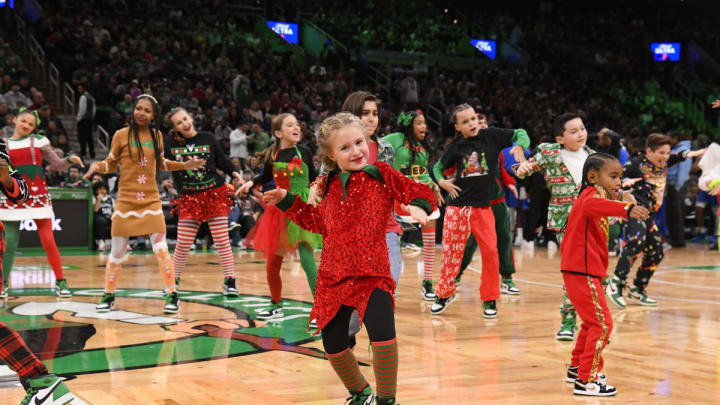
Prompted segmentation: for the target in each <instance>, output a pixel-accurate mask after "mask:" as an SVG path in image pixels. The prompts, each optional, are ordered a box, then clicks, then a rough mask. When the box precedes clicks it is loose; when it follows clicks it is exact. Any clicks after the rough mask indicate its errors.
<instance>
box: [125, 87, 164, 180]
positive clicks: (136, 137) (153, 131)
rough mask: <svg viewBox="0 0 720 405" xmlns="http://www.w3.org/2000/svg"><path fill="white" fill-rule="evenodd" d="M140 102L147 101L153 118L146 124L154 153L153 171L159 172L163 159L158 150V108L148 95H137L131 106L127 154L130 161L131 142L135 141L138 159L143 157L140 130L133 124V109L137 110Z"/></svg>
mask: <svg viewBox="0 0 720 405" xmlns="http://www.w3.org/2000/svg"><path fill="white" fill-rule="evenodd" d="M140 100H147V101H149V102H150V105H151V106H152V111H153V118H152V120H150V123H149V124H148V129H149V130H150V138H152V143H153V150H154V151H155V170H157V171H159V170H160V167H161V166H162V158H163V152H162V151H161V150H160V142H161V139H162V132H160V130H159V129H158V127H159V126H160V106H159V105H158V102H157V100H156V99H155V97H153V96H151V95H150V94H141V95H139V96H138V98H137V99H135V104H133V114H130V129H129V130H128V153H129V154H130V159H132V142H133V141H135V144H136V145H137V148H138V155H139V157H140V158H141V159H142V158H143V157H145V153H144V152H143V148H142V144H141V143H140V128H139V127H138V124H137V122H135V113H134V112H135V108H137V105H138V102H140Z"/></svg>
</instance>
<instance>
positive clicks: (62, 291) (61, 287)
mask: <svg viewBox="0 0 720 405" xmlns="http://www.w3.org/2000/svg"><path fill="white" fill-rule="evenodd" d="M55 292H56V293H57V296H58V297H60V298H70V297H72V291H70V288H69V287H68V283H67V280H66V279H64V278H63V279H60V280H55Z"/></svg>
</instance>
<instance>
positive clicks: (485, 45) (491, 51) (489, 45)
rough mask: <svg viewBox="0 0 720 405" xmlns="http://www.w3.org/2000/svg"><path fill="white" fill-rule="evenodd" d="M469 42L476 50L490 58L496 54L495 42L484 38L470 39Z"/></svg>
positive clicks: (493, 57)
mask: <svg viewBox="0 0 720 405" xmlns="http://www.w3.org/2000/svg"><path fill="white" fill-rule="evenodd" d="M470 44H471V45H472V46H474V47H475V49H477V50H478V51H480V52H482V53H484V54H485V55H487V57H488V58H490V59H495V55H496V54H497V43H496V42H495V41H491V40H485V39H471V40H470Z"/></svg>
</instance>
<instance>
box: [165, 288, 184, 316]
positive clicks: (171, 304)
mask: <svg viewBox="0 0 720 405" xmlns="http://www.w3.org/2000/svg"><path fill="white" fill-rule="evenodd" d="M163 298H164V299H165V307H164V308H163V312H165V313H166V314H177V313H178V311H180V299H179V298H178V293H177V291H173V292H171V293H165V294H163Z"/></svg>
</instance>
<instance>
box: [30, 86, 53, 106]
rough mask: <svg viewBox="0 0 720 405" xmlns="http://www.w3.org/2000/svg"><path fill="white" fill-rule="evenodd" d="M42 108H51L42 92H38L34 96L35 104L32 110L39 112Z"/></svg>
mask: <svg viewBox="0 0 720 405" xmlns="http://www.w3.org/2000/svg"><path fill="white" fill-rule="evenodd" d="M41 107H47V108H48V109H49V108H50V106H48V105H47V101H46V100H45V96H44V95H43V94H42V93H41V92H39V91H36V92H35V94H33V103H32V105H31V106H30V109H31V110H39V109H40V108H41Z"/></svg>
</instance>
